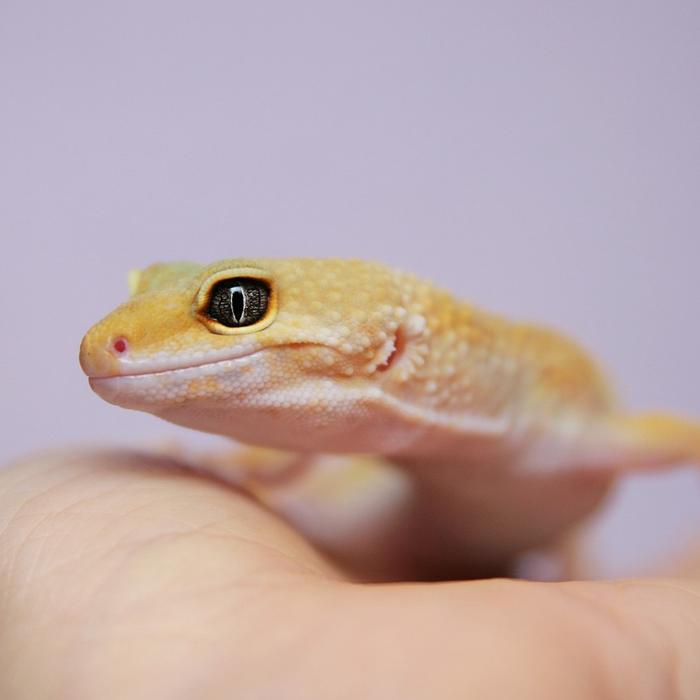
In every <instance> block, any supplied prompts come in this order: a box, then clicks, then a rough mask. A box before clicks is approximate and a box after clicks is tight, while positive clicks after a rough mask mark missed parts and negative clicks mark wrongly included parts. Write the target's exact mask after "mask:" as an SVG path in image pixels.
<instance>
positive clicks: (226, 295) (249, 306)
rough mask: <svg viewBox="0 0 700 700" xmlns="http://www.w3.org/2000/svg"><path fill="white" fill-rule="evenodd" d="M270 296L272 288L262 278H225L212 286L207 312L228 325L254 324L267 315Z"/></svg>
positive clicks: (215, 319)
mask: <svg viewBox="0 0 700 700" xmlns="http://www.w3.org/2000/svg"><path fill="white" fill-rule="evenodd" d="M269 297H270V290H269V288H268V286H267V285H266V284H265V283H264V282H262V281H261V280H256V279H251V278H249V277H247V278H246V277H235V278H233V279H226V280H221V281H219V282H217V283H216V284H215V285H214V286H213V287H212V290H211V296H210V297H209V305H208V307H207V316H209V318H211V319H213V320H214V321H217V322H218V323H220V324H221V325H222V326H226V327H227V328H239V327H240V326H252V325H253V324H254V323H257V322H258V321H260V320H261V319H263V318H264V317H265V313H266V312H267V303H268V299H269Z"/></svg>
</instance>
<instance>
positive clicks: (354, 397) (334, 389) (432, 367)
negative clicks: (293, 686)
mask: <svg viewBox="0 0 700 700" xmlns="http://www.w3.org/2000/svg"><path fill="white" fill-rule="evenodd" d="M241 277H245V278H254V279H258V280H262V281H264V282H265V283H266V284H267V285H268V286H269V288H270V293H271V296H270V304H269V307H268V312H267V314H266V315H265V316H264V317H263V318H262V319H261V320H260V321H259V322H257V323H254V324H253V325H250V326H244V327H239V328H228V327H225V326H222V325H221V324H219V323H217V322H216V321H214V320H213V319H211V318H209V317H208V316H207V305H208V301H209V298H210V294H211V290H212V288H213V287H214V285H215V284H216V283H217V282H220V281H222V280H227V279H235V278H241ZM130 284H131V287H132V297H131V299H130V300H129V301H127V302H126V303H125V304H123V305H122V306H120V307H119V308H117V309H116V310H115V311H113V312H112V313H111V314H110V315H109V316H107V317H106V318H105V319H103V320H102V321H100V322H99V323H98V324H96V325H95V326H94V327H93V328H91V329H90V331H89V332H88V333H87V335H86V336H85V338H84V340H83V343H82V346H81V353H80V360H81V364H82V367H83V369H84V370H85V372H86V374H88V376H89V377H90V383H91V386H92V387H93V389H94V390H95V391H96V392H97V393H98V394H99V395H100V396H102V397H103V398H104V399H106V400H107V401H110V402H112V403H115V404H117V405H121V406H124V407H127V408H135V409H139V410H143V411H148V412H150V413H154V414H156V415H158V416H161V417H162V418H164V419H166V420H169V421H172V422H174V423H178V424H181V425H185V426H188V427H191V428H196V429H199V430H204V431H207V432H212V433H218V434H221V435H226V436H230V437H233V438H235V439H237V440H240V441H243V442H245V443H250V444H255V445H262V446H265V447H274V448H281V449H285V450H292V451H294V452H302V453H334V454H345V453H366V454H375V455H381V456H383V457H384V458H385V459H386V460H387V461H390V462H391V463H393V465H398V466H400V467H401V468H402V471H401V472H400V473H401V474H402V475H405V474H408V475H410V476H409V477H404V476H402V478H404V479H405V482H406V484H407V485H406V484H404V486H402V487H400V488H399V487H396V484H395V479H393V476H392V477H390V478H387V474H392V475H393V474H394V473H395V472H396V469H395V468H394V467H390V466H386V467H382V466H381V463H380V462H376V463H375V464H376V468H375V472H376V474H375V477H376V478H374V479H367V478H364V479H361V480H360V481H361V482H362V484H363V486H362V488H363V489H364V491H363V493H364V494H365V496H364V497H362V498H359V499H358V498H354V497H353V498H351V499H350V500H351V501H352V503H353V505H352V506H348V507H350V508H351V509H352V510H354V511H356V512H358V513H360V515H361V516H362V515H363V514H366V513H365V511H364V510H363V508H362V507H360V506H358V505H357V503H358V502H359V503H362V502H363V501H367V502H369V501H372V500H373V495H372V492H373V489H375V490H376V491H377V492H382V493H384V492H386V494H389V495H387V496H386V499H385V500H386V504H387V505H386V507H385V510H386V511H387V512H388V511H390V510H391V509H392V508H393V509H394V510H396V509H398V508H399V506H397V503H399V504H400V507H401V508H404V509H407V508H409V509H412V512H413V515H414V516H415V509H416V508H418V509H419V511H420V515H421V517H420V518H418V519H416V518H415V517H413V518H412V521H413V522H416V521H417V520H418V521H420V522H423V523H427V522H429V521H430V509H431V507H435V505H434V504H437V503H439V504H440V506H439V507H440V508H441V509H445V508H448V509H449V508H453V509H454V517H453V518H452V520H453V522H454V526H453V527H451V528H448V530H449V531H445V530H444V528H443V529H442V530H441V531H440V532H439V533H432V534H428V533H427V532H426V529H425V528H421V532H420V533H417V534H416V537H415V538H414V539H415V542H416V549H417V550H424V551H428V550H429V549H430V542H431V538H434V537H441V538H444V537H454V538H455V541H456V543H457V544H459V545H460V546H464V547H465V548H468V549H469V551H470V554H471V556H472V557H473V558H474V559H478V558H479V553H480V552H481V551H482V550H483V551H484V552H486V551H488V552H489V556H495V555H494V552H497V556H508V555H509V554H512V553H513V552H516V551H519V550H521V549H523V548H526V547H529V546H534V545H538V544H541V543H543V542H546V541H547V540H548V539H551V538H552V537H553V536H555V535H557V534H558V533H560V532H561V531H562V530H563V529H564V528H566V527H568V526H569V525H571V524H572V523H574V522H576V520H578V519H579V518H581V517H582V516H583V515H585V514H586V513H588V512H589V511H590V510H591V509H593V508H594V507H595V505H596V504H597V503H598V502H599V500H600V498H601V497H602V495H603V494H604V493H605V491H606V489H607V487H608V485H609V483H610V481H611V479H612V477H613V475H614V473H615V472H616V471H619V470H620V469H631V468H637V467H649V466H660V465H666V464H673V463H676V462H679V461H683V460H688V459H695V458H696V457H697V456H698V455H700V439H699V438H698V435H699V434H700V433H699V432H698V430H697V428H696V427H695V426H693V425H691V424H687V423H684V422H682V421H678V420H676V419H674V418H669V417H664V416H644V417H627V416H624V415H623V414H622V413H621V412H620V411H619V410H618V409H617V407H616V405H615V402H614V401H613V399H612V397H611V393H610V391H609V390H608V388H607V385H606V382H605V380H604V379H603V378H602V375H601V373H600V371H599V370H598V369H597V367H596V366H595V364H594V363H593V362H592V361H591V360H590V359H589V358H588V357H587V355H586V354H585V353H584V352H583V351H582V350H581V349H580V348H579V347H578V346H576V345H575V344H574V343H572V342H571V341H569V340H567V339H565V338H563V337H562V336H560V335H558V334H556V333H554V332H552V331H548V330H544V329H541V328H537V327H534V326H529V325H524V324H518V323H511V322H509V321H506V320H504V319H501V318H499V317H496V316H493V315H490V314H487V313H485V312H483V311H481V310H478V309H476V308H474V307H472V306H471V305H469V304H466V303H463V302H460V301H457V300H455V299H454V298H453V297H452V296H450V295H449V294H448V293H446V292H444V291H442V290H440V289H438V288H436V287H434V286H433V285H432V284H430V283H428V282H425V281H423V280H420V279H418V278H416V277H414V276H412V275H409V274H407V273H404V272H400V271H396V270H393V269H390V268H388V267H385V266H383V265H379V264H374V263H367V262H363V261H357V260H316V259H290V260H277V259H233V260H224V261H221V262H217V263H214V264H212V265H208V266H200V265H195V264H189V263H176V264H159V265H153V266H151V267H150V268H148V269H146V270H144V271H142V272H140V273H134V274H132V276H131V278H130ZM322 464H323V459H321V458H319V459H318V460H317V461H316V465H317V466H322ZM353 464H354V462H353V461H352V460H348V468H347V469H346V470H345V473H344V475H343V476H339V477H337V481H338V483H340V484H341V485H343V484H344V485H346V486H347V489H349V490H350V491H352V489H353V488H355V487H356V484H357V481H358V480H357V479H356V478H353V476H352V474H353V473H354V472H353V469H355V470H356V466H355V467H353V466H352V465H353ZM363 468H365V471H366V465H365V467H363ZM340 472H343V470H340ZM312 482H313V483H315V482H314V481H313V479H311V480H310V481H309V484H311V485H312V486H313V483H312ZM387 483H390V484H391V485H390V486H389V487H387V486H386V484H387ZM353 484H354V486H353ZM314 489H316V490H314ZM382 489H384V491H382ZM302 491H303V489H302ZM326 491H328V489H327V488H326ZM331 491H333V489H331ZM335 492H336V495H337V493H338V492H343V488H335ZM268 493H269V490H268ZM309 493H313V494H314V495H313V498H311V499H310V500H311V501H313V500H314V498H315V499H316V501H315V502H316V506H314V507H316V509H317V510H318V507H317V505H318V500H319V498H318V489H317V488H316V487H315V486H313V487H309V488H308V489H306V491H305V496H308V494H309ZM399 493H400V494H401V496H400V497H399V496H397V494H399ZM446 493H448V495H449V497H448V498H445V494H446ZM305 496H299V498H298V501H299V502H302V503H303V502H304V498H305ZM341 500H342V499H341ZM345 500H346V501H347V499H345ZM374 500H375V501H376V498H375V499H374ZM380 501H381V499H380ZM407 504H408V505H407ZM431 504H433V505H431ZM336 505H338V507H339V508H340V507H341V505H342V504H340V503H337V504H336ZM309 507H311V506H309ZM300 510H301V511H303V510H304V508H303V507H302V508H301V509H299V508H296V511H297V512H299V511H300ZM378 510H379V511H381V510H382V508H381V507H380V508H379V509H378ZM314 528H315V529H316V530H317V531H322V530H323V529H324V528H323V525H322V524H321V525H319V523H316V524H315V525H314V526H312V528H311V529H312V530H313V529H314ZM428 529H429V528H428ZM404 539H405V538H404ZM499 543H500V544H501V545H502V546H501V547H500V548H499ZM499 549H500V550H502V551H499Z"/></svg>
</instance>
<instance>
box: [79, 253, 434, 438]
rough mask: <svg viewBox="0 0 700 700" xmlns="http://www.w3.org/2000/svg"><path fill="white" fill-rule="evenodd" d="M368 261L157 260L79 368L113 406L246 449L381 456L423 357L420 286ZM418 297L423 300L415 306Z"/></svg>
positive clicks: (86, 349) (100, 328) (96, 330)
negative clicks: (385, 420)
mask: <svg viewBox="0 0 700 700" xmlns="http://www.w3.org/2000/svg"><path fill="white" fill-rule="evenodd" d="M408 279H412V278H408V277H407V276H406V275H405V274H403V273H399V272H396V271H393V270H391V269H389V268H387V267H384V266H382V265H378V264H374V263H367V262H363V261H358V260H330V259H329V260H316V259H289V260H274V259H266V260H247V259H245V260H244V259H235V260H225V261H222V262H219V263H215V264H213V265H209V266H199V265H194V264H189V263H174V264H157V265H153V266H151V267H149V268H147V269H146V270H144V271H141V272H137V273H132V274H131V276H130V288H131V292H132V295H131V298H130V299H129V300H128V301H127V302H126V303H124V304H122V305H121V306H119V307H118V308H117V309H115V310H114V311H113V312H112V313H111V314H109V315H108V316H107V317H106V318H104V319H103V320H102V321H100V322H99V323H97V324H96V325H95V326H93V327H92V328H91V329H90V330H89V331H88V333H87V334H86V335H85V338H84V339H83V342H82V345H81V349H80V363H81V366H82V368H83V370H84V371H85V373H86V374H87V375H88V377H89V379H90V385H91V386H92V388H93V389H94V390H95V391H96V392H97V393H98V394H99V395H100V396H101V397H102V398H104V399H105V400H107V401H109V402H111V403H114V404H117V405H120V406H123V407H126V408H134V409H138V410H143V411H147V412H150V413H154V414H156V415H158V416H160V417H162V418H165V419H166V420H170V421H172V422H175V423H178V424H181V425H186V426H188V427H192V428H196V429H200V430H205V431H207V432H214V433H219V434H222V435H228V436H231V437H234V438H237V439H240V440H242V441H245V442H250V443H257V444H264V445H269V446H275V447H284V448H288V449H296V450H312V451H319V450H331V451H340V450H343V451H370V450H376V449H377V447H378V445H377V444H375V442H376V440H382V441H384V442H383V445H382V446H384V447H385V446H386V445H385V443H386V441H387V440H391V430H390V426H389V425H387V424H385V425H383V426H379V425H377V420H376V418H377V413H376V411H375V410H372V409H373V408H374V407H375V406H376V405H377V404H380V403H381V402H382V398H383V397H385V396H387V395H390V394H391V393H392V391H393V390H394V388H395V387H400V386H402V385H404V386H405V384H406V381H407V379H409V378H410V376H411V375H412V374H413V373H415V372H416V371H417V370H418V368H419V367H420V365H421V364H422V363H423V361H424V354H425V353H426V352H427V337H428V334H429V330H428V328H427V324H426V320H425V317H424V315H422V313H421V310H422V309H423V306H422V305H421V303H420V294H418V296H416V291H417V290H418V291H420V289H422V288H423V287H425V285H423V287H421V285H420V284H419V283H414V284H409V283H407V280H408ZM417 299H418V301H416V300H417Z"/></svg>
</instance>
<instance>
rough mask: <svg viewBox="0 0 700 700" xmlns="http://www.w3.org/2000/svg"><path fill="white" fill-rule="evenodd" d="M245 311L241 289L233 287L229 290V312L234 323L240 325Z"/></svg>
mask: <svg viewBox="0 0 700 700" xmlns="http://www.w3.org/2000/svg"><path fill="white" fill-rule="evenodd" d="M244 310H245V295H244V293H243V289H241V287H234V288H233V289H232V290H231V311H232V313H233V318H234V319H235V321H236V323H240V322H241V320H242V319H243V312H244Z"/></svg>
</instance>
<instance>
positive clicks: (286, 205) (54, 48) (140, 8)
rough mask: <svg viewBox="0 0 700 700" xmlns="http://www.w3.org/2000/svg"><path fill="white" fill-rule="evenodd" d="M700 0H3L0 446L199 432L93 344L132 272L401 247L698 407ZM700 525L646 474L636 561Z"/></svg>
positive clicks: (666, 399)
mask: <svg viewBox="0 0 700 700" xmlns="http://www.w3.org/2000/svg"><path fill="white" fill-rule="evenodd" d="M699 74H700V4H699V3H697V2H696V1H694V0H689V1H687V2H639V1H634V2H632V1H631V0H628V1H627V2H610V1H609V0H604V1H597V2H590V1H586V2H583V1H581V2H568V3H549V2H541V1H534V0H531V1H529V2H524V1H521V0H513V1H512V2H481V3H469V2H406V1H401V2H399V1H398V0H397V1H395V2H386V1H377V0H373V1H372V2H357V1H355V2H345V3H339V2H327V1H325V2H303V1H300V2H282V1H280V2H264V1H260V0H256V1H254V2H252V1H251V2H230V1H226V2H224V1H222V2H207V1H204V2H196V3H194V2H187V3H184V2H173V1H168V2H165V1H162V2H144V1H143V0H130V1H126V2H124V1H123V2H119V3H107V4H105V3H98V2H94V1H92V0H89V1H88V0H86V1H84V2H77V1H75V0H64V1H63V2H50V1H48V0H46V1H44V2H32V1H31V0H3V1H2V2H0V88H1V89H0V125H1V126H2V129H1V132H0V133H1V134H2V136H1V138H2V142H1V143H0V231H1V235H2V260H3V264H2V275H1V276H0V285H1V288H0V303H1V304H2V323H3V326H2V328H3V331H2V342H1V343H0V358H1V361H2V364H1V368H0V372H1V375H0V382H1V383H0V387H1V391H2V404H1V406H2V408H1V410H2V429H1V430H2V436H3V439H2V455H1V456H2V457H3V459H5V460H6V459H8V458H10V457H14V456H17V455H21V454H23V453H25V452H27V451H31V450H35V449H37V448H45V447H49V446H54V445H67V444H74V443H84V442H92V443H94V442H110V443H114V444H122V445H134V444H142V443H146V444H147V443H148V442H149V441H153V440H159V439H161V438H163V437H167V436H178V437H179V438H180V439H182V440H184V441H189V440H191V435H192V434H191V433H187V432H186V431H184V430H179V429H177V428H174V427H170V426H167V425H165V424H162V423H160V422H158V421H157V420H156V419H155V418H152V417H149V416H146V415H143V414H138V413H129V412H126V411H122V410H119V409H117V408H114V407H112V406H109V405H107V404H105V403H103V402H101V401H100V400H99V399H97V398H96V397H95V396H93V395H92V394H91V393H90V391H89V389H88V387H87V384H86V382H85V381H84V379H83V377H82V375H81V373H80V370H79V369H78V366H77V362H76V352H77V347H78V343H79V341H80V337H81V335H82V333H83V331H84V330H85V329H86V328H87V327H88V326H89V325H90V324H91V323H92V322H93V321H95V320H96V319H97V318H98V317H100V316H101V315H102V314H104V313H105V312H107V311H108V310H109V309H110V308H111V307H113V306H114V305H115V304H116V303H117V302H119V301H120V300H122V299H123V297H124V294H125V275H126V271H127V270H129V269H130V268H133V267H137V266H142V265H145V264H148V263H150V262H152V261H155V260H172V259H178V258H186V259H196V260H200V261H210V260H212V259H216V258H220V257H231V256H240V255H275V256H283V255H313V256H328V255H341V256H349V255H352V256H360V257H367V258H377V259H380V260H383V261H386V262H389V263H394V264H396V265H400V266H403V267H405V268H408V269H411V270H414V271H415V272H418V273H421V274H423V275H425V276H427V277H430V278H433V279H435V280H438V281H439V282H440V283H441V284H442V285H444V286H446V287H449V288H451V289H452V290H454V291H455V292H456V293H458V294H460V295H463V296H465V297H468V298H470V299H472V300H475V301H477V302H478V303H480V304H482V305H484V306H487V307H489V308H493V309H497V310H500V311H502V312H505V313H508V314H511V315H515V316H521V317H529V318H536V319H539V320H542V321H544V322H547V323H550V324H553V325H555V326H558V327H561V328H564V329H566V330H568V331H570V332H571V333H573V334H574V335H575V336H577V337H578V338H580V339H582V340H583V341H584V342H585V343H586V344H587V345H588V346H589V347H590V348H592V349H594V350H595V352H596V353H597V355H598V356H599V357H600V358H601V359H602V361H603V362H604V364H605V365H606V366H607V367H608V368H609V369H610V370H611V372H612V373H613V374H614V375H615V377H616V378H617V384H618V386H619V388H620V392H621V394H622V395H623V396H624V397H625V399H626V400H627V401H628V402H629V403H630V404H631V405H632V406H634V407H667V408H669V409H673V410H676V411H680V412H684V413H688V414H695V415H696V416H700V393H699V391H698V390H699V389H700V369H699V361H700V330H699V328H698V297H699V295H700V279H699V272H700V260H699V258H700V205H699V202H700V198H699V197H698V186H699V184H700V136H699V134H700V128H699V125H700V95H699V92H700V90H699V88H700V75H699ZM693 532H698V533H700V482H699V481H698V479H697V478H696V476H695V474H694V473H691V472H690V471H689V470H686V471H684V472H679V473H676V474H674V475H670V476H668V477H655V478H645V479H636V480H634V481H632V482H630V483H629V484H627V485H626V486H625V487H624V489H623V492H622V495H621V496H620V502H619V504H618V506H617V508H616V509H615V510H614V511H613V512H612V514H610V515H609V516H608V518H607V521H606V525H605V527H604V528H603V529H602V530H601V534H600V541H601V548H602V551H603V552H604V554H605V556H606V557H607V560H608V563H609V566H610V567H611V570H613V571H618V570H623V569H624V568H625V567H628V566H631V565H634V564H636V563H638V562H640V561H641V560H642V559H644V558H645V557H646V558H649V557H651V556H654V555H657V554H658V553H659V552H661V551H663V548H664V547H666V546H667V545H668V543H669V542H670V543H672V544H674V545H679V546H680V545H681V544H682V543H683V542H684V541H685V538H687V537H689V536H690V534H691V533H693Z"/></svg>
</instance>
